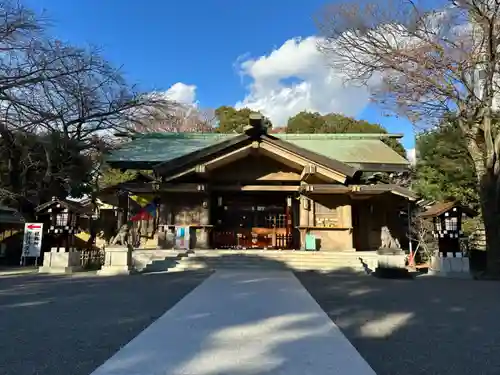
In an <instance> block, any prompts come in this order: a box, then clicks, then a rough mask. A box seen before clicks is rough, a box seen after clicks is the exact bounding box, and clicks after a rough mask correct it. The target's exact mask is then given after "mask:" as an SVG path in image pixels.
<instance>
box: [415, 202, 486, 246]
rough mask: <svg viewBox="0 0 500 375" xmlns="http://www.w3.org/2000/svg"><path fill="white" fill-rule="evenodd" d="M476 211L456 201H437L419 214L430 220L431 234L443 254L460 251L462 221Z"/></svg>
mask: <svg viewBox="0 0 500 375" xmlns="http://www.w3.org/2000/svg"><path fill="white" fill-rule="evenodd" d="M476 215H477V212H476V211H474V210H472V209H471V208H469V207H467V206H464V205H462V204H460V203H459V202H456V201H447V202H438V203H434V204H432V205H430V206H428V207H427V209H426V210H425V211H424V212H422V213H421V214H420V215H419V216H420V217H421V218H422V219H428V220H432V224H433V227H434V230H433V235H434V237H435V238H436V240H437V242H438V248H439V252H440V253H443V254H448V253H453V254H454V256H455V253H459V252H461V251H462V250H461V248H460V239H461V238H462V237H463V231H462V221H463V219H464V218H467V217H474V216H476Z"/></svg>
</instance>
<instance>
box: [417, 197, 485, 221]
mask: <svg viewBox="0 0 500 375" xmlns="http://www.w3.org/2000/svg"><path fill="white" fill-rule="evenodd" d="M455 207H457V208H460V209H461V210H462V212H463V213H465V214H466V215H468V216H469V217H474V216H477V212H476V211H474V210H473V209H471V208H469V207H467V206H464V205H462V204H460V203H459V202H456V201H448V202H438V203H435V204H433V205H432V206H430V207H429V208H428V209H427V210H426V211H424V212H422V213H421V214H420V215H419V216H420V217H422V218H431V217H438V216H441V215H442V214H444V213H445V212H448V211H450V210H452V209H453V208H455Z"/></svg>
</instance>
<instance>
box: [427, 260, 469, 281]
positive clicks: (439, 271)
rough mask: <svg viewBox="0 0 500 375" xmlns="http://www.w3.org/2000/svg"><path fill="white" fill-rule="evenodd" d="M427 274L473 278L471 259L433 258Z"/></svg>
mask: <svg viewBox="0 0 500 375" xmlns="http://www.w3.org/2000/svg"><path fill="white" fill-rule="evenodd" d="M427 274H428V275H433V276H441V277H452V278H469V277H472V276H471V273H470V265H469V258H452V257H446V258H444V257H437V256H435V257H432V258H431V266H430V268H429V271H428V272H427Z"/></svg>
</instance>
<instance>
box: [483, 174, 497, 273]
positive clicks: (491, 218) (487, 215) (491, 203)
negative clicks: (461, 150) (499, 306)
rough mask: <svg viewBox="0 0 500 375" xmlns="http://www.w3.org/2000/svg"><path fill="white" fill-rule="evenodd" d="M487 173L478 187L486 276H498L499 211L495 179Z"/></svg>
mask: <svg viewBox="0 0 500 375" xmlns="http://www.w3.org/2000/svg"><path fill="white" fill-rule="evenodd" d="M491 177H493V176H491V175H489V173H487V174H486V175H484V176H483V181H482V183H481V187H480V196H481V211H482V212H481V214H482V217H483V222H484V229H485V235H486V249H487V254H486V256H487V271H488V274H490V275H492V276H493V275H494V276H500V209H499V206H498V200H497V199H496V196H497V194H498V192H497V187H496V178H491Z"/></svg>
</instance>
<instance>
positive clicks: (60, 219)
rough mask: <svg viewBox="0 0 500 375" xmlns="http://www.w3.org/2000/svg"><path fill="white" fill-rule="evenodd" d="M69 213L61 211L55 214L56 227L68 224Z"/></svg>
mask: <svg viewBox="0 0 500 375" xmlns="http://www.w3.org/2000/svg"><path fill="white" fill-rule="evenodd" d="M69 224H70V223H69V213H68V212H61V213H58V214H57V215H56V226H57V227H65V226H67V225H69Z"/></svg>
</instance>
